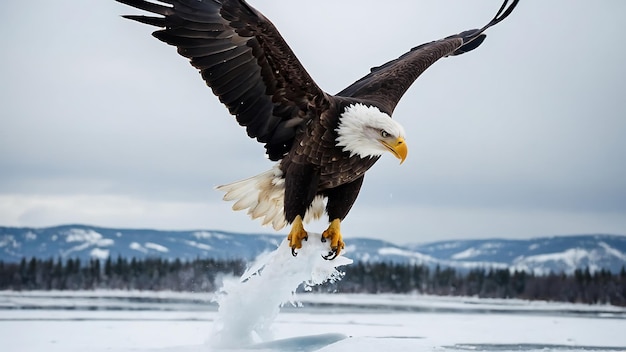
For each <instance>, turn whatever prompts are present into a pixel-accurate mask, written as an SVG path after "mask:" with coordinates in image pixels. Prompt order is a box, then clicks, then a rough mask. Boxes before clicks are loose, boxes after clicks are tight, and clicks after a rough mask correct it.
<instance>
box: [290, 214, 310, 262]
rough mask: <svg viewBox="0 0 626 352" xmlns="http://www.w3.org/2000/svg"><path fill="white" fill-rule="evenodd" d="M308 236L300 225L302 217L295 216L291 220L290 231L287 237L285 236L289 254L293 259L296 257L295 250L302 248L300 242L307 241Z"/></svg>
mask: <svg viewBox="0 0 626 352" xmlns="http://www.w3.org/2000/svg"><path fill="white" fill-rule="evenodd" d="M308 238H309V235H308V234H307V232H306V231H305V230H304V226H303V225H302V217H301V216H300V215H298V216H296V218H295V219H294V220H293V224H292V225H291V231H289V236H287V240H289V246H290V247H291V254H292V255H293V256H294V257H295V256H296V255H298V253H296V249H300V248H302V240H305V241H306V240H307V239H308Z"/></svg>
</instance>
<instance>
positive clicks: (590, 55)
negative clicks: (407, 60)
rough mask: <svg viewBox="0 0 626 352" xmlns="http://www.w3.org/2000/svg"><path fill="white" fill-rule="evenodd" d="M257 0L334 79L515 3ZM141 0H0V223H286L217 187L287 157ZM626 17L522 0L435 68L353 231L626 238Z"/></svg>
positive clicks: (623, 6) (356, 211) (331, 87)
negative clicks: (235, 111) (273, 152)
mask: <svg viewBox="0 0 626 352" xmlns="http://www.w3.org/2000/svg"><path fill="white" fill-rule="evenodd" d="M251 4H252V5H253V6H255V7H256V8H257V9H259V10H260V11H261V12H263V13H264V14H265V15H266V16H267V17H268V18H270V19H271V20H272V21H273V22H274V24H275V25H276V26H277V27H278V29H279V30H280V31H281V33H282V34H283V36H284V37H285V38H286V40H287V42H288V43H289V44H290V45H291V47H292V49H293V50H294V51H295V53H296V55H297V56H298V57H299V58H300V60H301V61H302V63H303V64H304V66H305V67H306V68H307V69H308V71H309V73H310V74H311V75H312V77H313V78H314V79H315V80H316V82H317V83H318V84H319V85H320V86H321V87H322V88H323V89H324V90H326V91H327V92H329V93H336V92H338V91H340V90H341V89H343V88H344V87H345V86H347V85H349V84H351V83H352V82H354V81H355V80H357V79H358V78H360V77H362V76H363V75H365V74H366V73H367V72H368V70H369V68H370V67H372V66H377V65H380V64H382V63H384V62H386V61H388V60H390V59H394V58H396V57H397V56H399V55H401V54H403V53H404V52H406V51H407V50H408V49H409V48H411V47H413V46H416V45H418V44H421V43H423V42H427V41H431V40H434V39H439V38H442V37H445V36H448V35H450V34H454V33H458V32H460V31H462V30H466V29H471V28H476V27H480V26H482V25H483V24H485V23H486V22H487V21H489V19H490V18H491V17H492V16H493V15H494V13H495V11H497V9H498V8H499V6H500V1H499V0H490V1H480V2H476V1H474V2H467V1H462V0H456V1H442V0H431V1H417V0H410V1H409V0H407V1H393V0H391V1H386V2H382V3H381V2H380V1H370V0H342V1H337V0H316V1H307V2H303V1H293V0H271V1H270V0H251ZM137 13H139V11H138V10H134V9H132V8H129V7H127V6H124V5H121V4H118V3H115V2H114V1H112V0H110V1H107V0H100V1H76V0H55V1H49V0H33V1H3V2H0V26H2V36H0V48H1V50H2V55H0V93H1V94H0V106H1V109H2V110H1V114H2V116H1V118H0V225H5V226H34V227H41V226H51V225H59V224H67V223H85V224H91V225H99V226H107V227H132V228H137V227H142V228H156V229H219V230H226V231H236V232H254V233H259V232H262V233H272V232H273V230H272V229H271V228H266V227H261V225H260V223H259V222H258V221H252V220H250V219H249V218H248V217H247V215H246V214H245V213H243V212H233V211H232V210H231V208H230V207H231V205H232V204H230V203H227V202H223V201H222V200H221V197H222V194H221V193H219V192H217V191H215V190H214V189H213V188H214V187H215V186H216V185H219V184H224V183H229V182H232V181H235V180H239V179H242V178H246V177H249V176H252V175H255V174H258V173H260V172H262V171H265V170H267V169H269V168H271V166H272V163H271V162H270V161H268V160H267V159H265V157H264V148H263V146H262V145H260V144H258V143H256V142H255V141H253V140H250V139H248V137H247V136H246V134H245V131H244V130H243V128H241V127H239V126H238V125H237V123H236V122H235V120H234V118H233V117H231V116H230V115H229V114H228V112H227V110H226V109H225V108H224V107H223V106H222V105H221V104H220V103H219V102H218V100H217V99H216V98H215V97H214V96H213V95H212V93H211V90H210V89H209V88H207V87H206V86H205V84H204V82H203V81H202V79H201V78H200V76H199V75H198V73H197V72H196V71H195V69H194V68H192V67H191V65H189V63H188V62H187V61H186V60H185V59H184V58H182V57H180V56H178V54H177V53H176V50H175V49H174V48H172V47H169V46H167V45H165V44H164V43H161V42H159V41H158V40H156V39H154V38H153V37H152V36H151V35H150V33H151V32H152V31H153V28H150V27H149V26H146V25H142V24H139V23H135V22H131V21H128V20H125V19H122V18H121V17H120V16H119V15H120V14H137ZM624 13H626V2H625V1H621V0H612V1H609V0H607V1H602V2H597V1H586V0H585V1H583V0H576V1H574V0H558V1H557V0H554V1H538V0H537V1H523V2H522V3H521V4H520V5H519V6H518V8H517V9H516V10H515V11H514V12H513V14H512V15H511V16H510V17H509V18H508V19H507V20H505V21H504V22H502V23H501V24H499V25H498V26H496V27H494V28H491V29H490V30H489V31H488V37H487V40H486V41H485V43H484V44H483V45H482V46H481V47H480V48H479V49H477V50H475V51H473V52H471V53H468V54H466V55H462V56H459V57H452V58H447V59H442V60H440V61H439V62H437V63H436V64H435V65H433V66H432V67H431V68H430V69H429V70H428V71H426V73H425V74H423V75H422V77H420V78H419V79H418V80H417V81H416V82H415V84H414V85H413V86H412V88H411V89H410V90H409V91H408V92H407V93H406V95H405V96H404V98H403V99H402V100H401V101H400V104H399V105H398V107H397V109H396V111H395V112H394V118H395V119H396V120H398V121H399V122H400V123H401V124H403V125H404V127H405V129H406V132H407V143H408V145H409V156H408V159H407V161H406V162H405V163H404V164H403V165H398V162H397V160H396V159H395V158H394V157H393V156H391V155H385V156H384V157H383V158H382V160H381V161H379V162H378V164H376V165H375V166H374V167H373V168H372V169H371V170H370V171H369V172H368V174H367V176H366V178H365V184H364V186H363V188H362V190H361V194H360V197H359V199H358V200H357V203H356V204H355V206H354V207H353V210H352V211H351V213H350V214H349V215H348V218H347V219H346V221H345V222H344V225H343V227H342V229H343V233H344V237H346V239H347V240H349V238H350V237H357V236H366V237H377V238H386V239H388V240H391V241H393V242H396V243H407V242H427V241H434V240H443V239H460V238H487V237H502V238H527V237H536V236H543V235H561V234H581V233H614V234H626V155H625V154H626V107H625V102H626V65H625V63H626V48H625V46H624V38H623V35H624V34H625V33H626V21H624V19H623V14H624ZM325 227H326V222H325V221H321V222H318V223H315V224H312V225H309V226H308V229H309V230H312V231H322V230H323V229H324V228H325ZM286 232H287V231H286V230H283V231H282V233H286Z"/></svg>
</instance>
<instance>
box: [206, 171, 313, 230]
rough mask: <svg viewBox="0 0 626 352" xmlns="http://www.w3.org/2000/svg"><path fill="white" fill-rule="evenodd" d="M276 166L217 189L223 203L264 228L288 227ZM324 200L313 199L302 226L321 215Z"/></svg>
mask: <svg viewBox="0 0 626 352" xmlns="http://www.w3.org/2000/svg"><path fill="white" fill-rule="evenodd" d="M282 176H283V173H282V171H281V170H280V168H279V166H278V164H277V165H276V166H274V167H273V168H272V169H271V170H269V171H266V172H264V173H262V174H259V175H256V176H253V177H250V178H247V179H245V180H241V181H237V182H233V183H229V184H227V185H222V186H217V187H216V189H217V190H219V191H222V192H225V193H226V194H225V195H224V198H223V199H224V200H225V201H235V204H234V205H233V210H236V211H237V210H245V209H248V215H250V217H251V218H252V219H259V218H260V219H261V223H262V224H263V226H265V225H269V224H270V223H271V224H272V227H273V228H274V229H275V230H277V231H278V230H280V229H282V228H283V227H285V226H287V220H286V219H285V211H284V204H285V180H284V179H283V178H282ZM324 208H325V204H324V198H323V197H322V196H316V197H315V199H314V200H313V202H312V203H311V206H310V207H309V209H308V210H307V212H306V215H305V216H304V222H309V221H312V220H316V219H319V218H320V217H322V215H324Z"/></svg>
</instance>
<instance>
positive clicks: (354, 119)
mask: <svg viewBox="0 0 626 352" xmlns="http://www.w3.org/2000/svg"><path fill="white" fill-rule="evenodd" d="M336 131H337V134H338V136H337V146H339V147H343V151H345V152H348V153H350V156H353V155H358V156H359V157H361V158H366V157H374V156H381V155H382V154H383V153H385V152H391V154H393V155H394V156H395V157H396V158H398V159H400V163H402V162H404V159H406V155H407V152H408V149H407V146H406V142H405V140H404V138H405V137H404V127H402V125H400V124H399V123H397V122H396V121H394V120H393V119H392V118H391V116H389V115H387V114H385V113H384V112H382V111H380V110H379V109H378V108H376V107H374V106H367V105H363V104H352V105H350V106H348V107H347V108H346V109H345V111H344V112H343V113H342V114H341V116H340V117H339V125H338V127H337V129H336Z"/></svg>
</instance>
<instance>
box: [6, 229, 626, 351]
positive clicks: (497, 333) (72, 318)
mask: <svg viewBox="0 0 626 352" xmlns="http://www.w3.org/2000/svg"><path fill="white" fill-rule="evenodd" d="M327 252H328V249H327V248H326V247H325V246H324V244H322V243H321V242H320V241H319V235H315V234H310V235H309V241H308V242H307V243H306V244H305V246H304V248H302V249H301V250H300V251H299V254H298V256H297V257H296V258H293V257H292V256H291V253H290V250H289V248H288V247H287V245H286V243H283V244H282V245H281V247H280V248H278V249H277V250H276V251H274V252H272V253H267V254H266V255H264V256H262V257H261V258H259V259H258V260H257V262H256V263H254V264H253V265H252V266H251V267H250V269H249V270H248V271H247V272H246V273H245V274H244V275H243V276H242V277H241V278H228V279H225V280H224V285H223V289H222V291H221V292H220V293H219V295H217V296H215V295H213V294H210V293H175V292H138V291H130V292H128V291H88V292H85V291H82V292H65V291H63V292H59V291H56V292H14V291H4V292H0V351H2V352H31V351H33V352H35V351H37V352H39V351H42V352H73V351H76V352H78V351H80V352H86V351H95V352H99V351H114V352H128V351H144V352H201V351H204V352H219V351H231V352H237V351H267V352H277V351H303V352H306V351H320V352H338V351H359V352H374V351H375V352H383V351H451V352H455V351H456V352H458V351H527V352H528V351H531V352H533V351H558V352H563V351H565V352H568V351H626V308H621V307H614V306H606V305H602V306H597V305H596V306H590V305H578V304H562V303H548V302H528V301H521V300H487V299H478V298H471V297H470V298H451V297H433V296H421V295H418V294H414V295H346V294H312V293H300V294H298V295H295V296H294V295H293V294H292V292H293V291H294V290H295V289H296V287H298V286H299V285H300V283H302V282H308V284H309V285H315V284H318V283H320V282H322V281H324V280H326V279H331V280H333V279H334V280H337V279H340V278H341V275H340V274H339V273H338V272H337V271H336V270H335V266H339V265H349V264H350V263H351V260H349V259H347V258H345V257H343V256H340V257H338V258H337V259H336V260H333V261H326V260H323V259H322V258H321V254H326V253H327ZM281 304H283V305H282V308H280V309H279V306H281Z"/></svg>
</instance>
